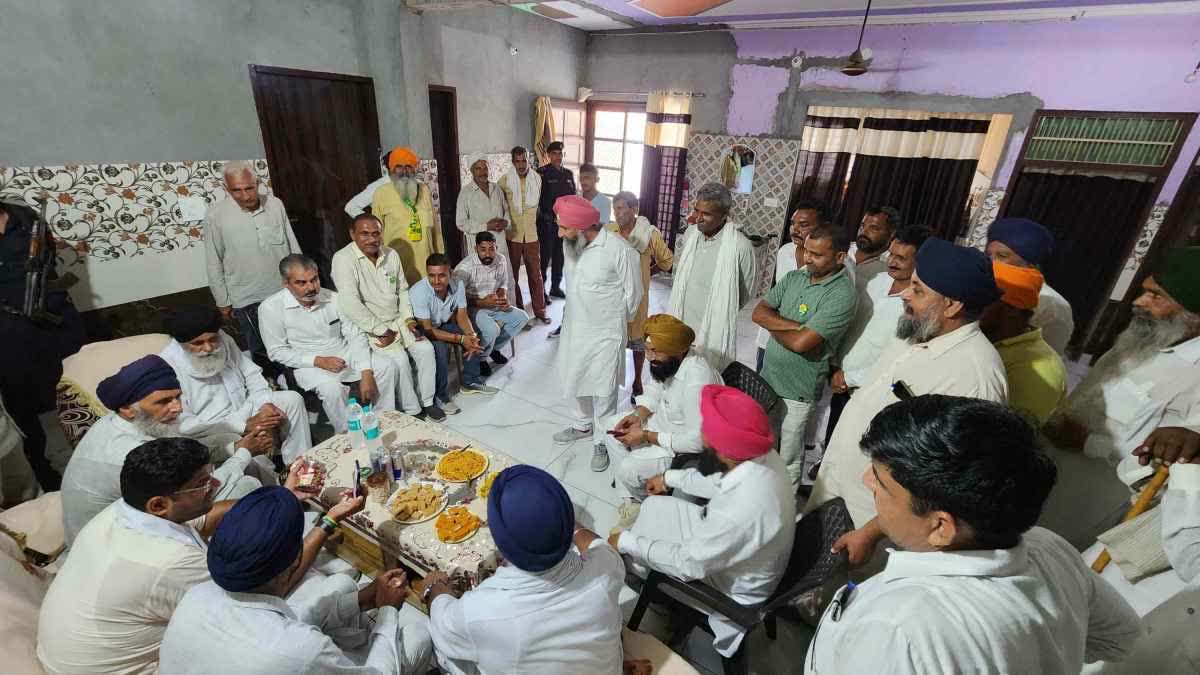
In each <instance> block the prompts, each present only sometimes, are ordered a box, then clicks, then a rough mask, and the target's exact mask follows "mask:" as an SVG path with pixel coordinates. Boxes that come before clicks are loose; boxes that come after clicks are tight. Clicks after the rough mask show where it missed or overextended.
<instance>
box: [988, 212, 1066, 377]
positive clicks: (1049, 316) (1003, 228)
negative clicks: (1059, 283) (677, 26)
mask: <svg viewBox="0 0 1200 675" xmlns="http://www.w3.org/2000/svg"><path fill="white" fill-rule="evenodd" d="M1053 250H1054V235H1053V234H1051V232H1050V230H1047V229H1046V228H1044V227H1042V226H1041V225H1040V224H1038V223H1035V222H1034V221H1032V220H1029V219H1028V218H1001V219H1000V220H997V221H996V222H995V223H992V226H991V227H990V228H988V242H987V255H988V257H989V258H991V259H992V260H994V261H996V262H1002V263H1006V264H1008V265H1016V266H1017V267H1034V268H1038V269H1041V267H1042V265H1044V264H1045V262H1046V260H1047V258H1049V257H1050V253H1051V252H1053ZM1043 276H1045V274H1044V271H1043ZM1029 324H1030V325H1031V326H1033V327H1034V328H1041V329H1042V337H1043V338H1045V340H1046V343H1047V344H1049V345H1050V346H1051V347H1053V348H1054V351H1056V352H1058V354H1059V356H1062V355H1064V354H1065V353H1066V351H1067V343H1069V342H1070V341H1071V333H1073V332H1075V317H1074V316H1073V315H1072V313H1071V304H1070V303H1069V302H1067V299H1066V298H1064V297H1063V296H1062V294H1060V293H1059V292H1058V291H1056V290H1054V289H1053V288H1051V287H1050V280H1049V279H1048V278H1047V279H1046V283H1043V284H1042V290H1041V291H1040V292H1039V293H1038V306H1037V308H1036V309H1034V310H1033V318H1032V319H1030V320H1029Z"/></svg>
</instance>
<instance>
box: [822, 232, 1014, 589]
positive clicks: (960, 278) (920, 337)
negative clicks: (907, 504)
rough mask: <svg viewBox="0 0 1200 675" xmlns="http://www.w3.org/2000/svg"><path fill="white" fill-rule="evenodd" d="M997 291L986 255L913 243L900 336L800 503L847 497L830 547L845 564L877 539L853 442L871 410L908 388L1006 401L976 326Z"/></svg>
mask: <svg viewBox="0 0 1200 675" xmlns="http://www.w3.org/2000/svg"><path fill="white" fill-rule="evenodd" d="M999 298H1000V289H999V288H998V287H997V286H996V278H995V275H994V273H993V271H992V262H991V261H990V260H988V258H987V256H985V255H984V254H983V253H981V252H980V251H978V250H976V249H973V248H967V247H964V246H955V245H954V244H952V243H950V242H948V241H945V240H943V239H928V240H926V242H925V243H924V244H922V245H921V248H920V249H918V250H917V266H916V269H915V270H914V271H913V275H912V282H911V283H910V284H909V287H908V288H906V289H905V290H904V291H903V292H902V293H901V294H900V299H901V300H902V301H903V302H904V314H903V315H901V317H900V320H899V321H898V322H897V325H896V336H897V337H898V338H900V341H897V343H896V344H894V345H893V346H892V347H890V348H889V349H885V350H884V352H883V353H882V354H881V355H880V357H879V365H878V370H877V371H876V375H875V379H874V381H872V382H871V383H870V384H868V385H866V386H864V387H862V388H860V389H859V390H858V391H857V392H855V394H854V396H852V397H851V398H850V402H849V403H848V404H846V408H845V410H844V411H843V412H842V416H841V418H840V419H839V420H838V423H837V426H836V427H835V428H834V430H833V435H832V436H831V437H830V439H829V447H828V448H826V450H825V457H824V460H823V461H822V462H821V470H820V472H819V473H818V474H817V480H816V483H815V484H814V485H813V492H812V496H811V497H809V499H808V503H807V504H806V505H805V508H806V510H809V511H811V510H812V509H814V508H816V507H817V506H819V505H821V504H823V503H825V502H827V501H829V500H830V499H833V498H835V497H842V498H843V499H845V500H846V507H847V508H848V509H849V511H850V516H851V517H852V518H853V519H854V525H855V527H856V528H858V529H855V530H853V531H852V532H849V533H847V534H845V535H843V536H842V537H841V538H840V539H838V540H837V542H836V543H835V544H834V547H835V548H837V549H846V550H847V551H848V552H849V555H850V562H851V565H861V564H864V563H866V562H867V561H870V560H871V559H872V557H873V556H874V555H875V548H876V544H878V543H879V542H880V541H881V540H882V539H883V531H882V530H881V529H880V528H879V525H878V522H877V520H876V517H875V499H874V496H873V495H872V494H871V491H870V490H869V489H867V487H866V486H865V485H864V484H863V480H862V477H863V473H864V472H865V471H866V470H867V468H868V467H869V466H870V459H869V458H868V457H867V456H866V455H864V454H863V452H862V449H861V448H860V447H859V440H860V439H862V437H863V434H864V433H866V431H867V428H868V427H869V426H870V424H871V420H872V419H874V418H875V415H877V414H878V413H879V412H880V411H881V410H883V409H884V408H886V407H888V406H889V405H891V404H893V403H895V402H896V401H898V400H900V399H901V398H904V397H908V396H910V395H913V396H920V395H922V394H946V395H948V396H966V397H970V398H978V399H983V400H985V401H994V402H997V403H1006V402H1007V401H1008V380H1007V376H1006V374H1005V370H1004V362H1003V361H1001V360H1000V355H999V354H998V353H996V348H995V347H993V346H992V343H991V341H990V340H988V338H987V336H985V335H984V334H983V331H981V330H980V329H979V316H980V314H982V313H983V310H984V308H985V307H987V306H988V305H990V304H992V303H993V302H995V301H996V300H998V299H999ZM881 558H882V555H881V556H880V558H879V559H876V561H875V562H881Z"/></svg>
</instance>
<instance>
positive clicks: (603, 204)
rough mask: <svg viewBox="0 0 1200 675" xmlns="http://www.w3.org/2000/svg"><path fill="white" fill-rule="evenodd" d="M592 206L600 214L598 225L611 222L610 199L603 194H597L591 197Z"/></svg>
mask: <svg viewBox="0 0 1200 675" xmlns="http://www.w3.org/2000/svg"><path fill="white" fill-rule="evenodd" d="M592 206H594V207H596V210H597V211H599V212H600V224H601V225H604V224H605V223H611V222H612V199H611V198H610V197H609V196H608V195H605V194H599V193H598V194H597V195H596V196H595V197H592Z"/></svg>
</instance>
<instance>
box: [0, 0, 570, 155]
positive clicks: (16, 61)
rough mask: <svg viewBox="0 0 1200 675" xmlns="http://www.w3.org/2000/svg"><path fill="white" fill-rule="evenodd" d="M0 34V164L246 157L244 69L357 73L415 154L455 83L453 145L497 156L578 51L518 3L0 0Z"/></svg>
mask: <svg viewBox="0 0 1200 675" xmlns="http://www.w3.org/2000/svg"><path fill="white" fill-rule="evenodd" d="M0 35H3V39H2V40H0V59H2V60H3V62H4V63H5V64H6V67H5V68H3V69H0V92H3V93H2V94H0V164H7V165H10V166H28V165H40V164H51V165H53V164H63V163H67V162H77V163H91V162H121V161H163V160H181V159H229V158H236V157H261V156H263V154H264V151H263V147H262V136H261V133H260V132H259V124H258V116H257V113H256V112H255V108H254V99H253V96H252V94H251V90H250V78H249V72H248V70H247V64H251V63H254V64H261V65H272V66H284V67H289V68H300V69H305V70H318V71H329V72H338V73H347V74H353V75H365V76H369V77H372V78H373V79H374V82H375V98H376V105H377V108H378V113H379V125H380V140H381V141H382V143H383V144H384V145H385V146H391V145H397V144H411V145H413V146H414V147H415V148H416V149H417V151H418V152H419V153H421V154H422V155H425V156H428V154H429V152H430V149H431V148H430V138H429V104H428V98H427V93H426V91H427V90H426V87H427V85H428V84H446V85H450V86H454V87H457V88H458V101H459V133H460V149H461V150H462V151H463V152H471V151H475V150H497V149H507V148H508V147H510V146H511V145H513V144H514V143H516V142H526V143H527V142H528V140H529V137H530V135H531V127H532V123H531V121H530V107H531V105H532V97H533V96H534V95H535V94H548V95H551V96H562V97H567V96H571V97H573V96H574V92H575V87H576V86H577V84H578V74H579V72H580V70H581V69H582V67H583V61H584V52H585V49H586V37H585V35H584V34H583V33H582V32H581V31H577V30H574V29H572V28H569V27H567V26H563V25H561V24H557V23H554V22H551V21H549V20H547V19H542V18H539V17H536V16H533V15H531V14H528V13H525V12H518V11H514V10H511V9H507V8H495V9H478V10H467V11H464V12H454V13H446V14H438V13H426V14H425V15H420V16H419V15H416V14H412V13H410V12H408V11H407V10H406V9H404V7H403V5H402V3H401V2H400V1H399V0H241V1H236V2H235V1H234V0H106V2H104V3H95V2H90V1H89V2H84V1H81V0H36V1H31V0H0ZM509 43H512V44H516V45H517V46H518V47H519V48H520V50H521V53H520V54H519V55H518V57H516V59H514V58H512V57H510V56H509V54H508V44H509ZM514 61H515V62H516V63H515V64H514ZM518 69H519V73H520V77H518V74H517V70H518Z"/></svg>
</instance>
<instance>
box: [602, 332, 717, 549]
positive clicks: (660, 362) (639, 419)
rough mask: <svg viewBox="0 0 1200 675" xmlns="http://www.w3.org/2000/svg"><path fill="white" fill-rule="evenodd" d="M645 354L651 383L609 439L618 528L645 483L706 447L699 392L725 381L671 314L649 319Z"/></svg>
mask: <svg viewBox="0 0 1200 675" xmlns="http://www.w3.org/2000/svg"><path fill="white" fill-rule="evenodd" d="M645 332H646V356H647V357H648V358H649V359H650V382H649V384H648V385H646V393H644V394H642V395H641V396H639V397H638V398H637V405H636V407H635V408H634V409H633V412H631V413H630V414H628V415H626V416H624V417H622V418H620V419H615V418H614V419H613V420H612V422H611V424H612V426H613V431H614V433H613V434H612V435H611V436H608V437H607V438H606V439H605V441H606V442H607V443H608V451H609V453H610V454H612V455H614V456H616V457H618V458H621V459H619V461H618V464H617V493H618V494H620V495H621V497H622V498H623V500H624V502H623V503H622V504H621V511H620V520H619V522H618V523H617V525H618V526H619V527H628V526H630V525H632V524H633V521H634V519H635V518H636V517H637V508H636V506H633V505H631V503H636V502H640V501H642V500H643V499H645V497H646V481H647V480H649V479H650V478H652V477H653V476H657V475H658V474H660V473H662V472H664V471H666V470H667V469H668V468H669V467H670V466H671V460H673V459H674V458H675V455H677V454H695V453H699V452H703V451H704V440H703V438H701V436H700V390H701V389H703V388H704V385H706V384H721V374H720V373H718V372H717V371H716V369H715V368H713V367H712V366H710V365H709V364H708V362H707V361H705V360H704V357H703V356H700V355H699V354H697V353H695V352H694V351H692V341H693V340H694V339H695V337H696V334H695V333H694V332H693V331H692V329H691V328H689V327H687V326H686V325H684V323H683V322H681V321H680V320H679V319H676V318H675V317H673V316H671V315H670V314H655V315H654V316H652V317H649V318H648V319H647V320H646V329H645Z"/></svg>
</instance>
